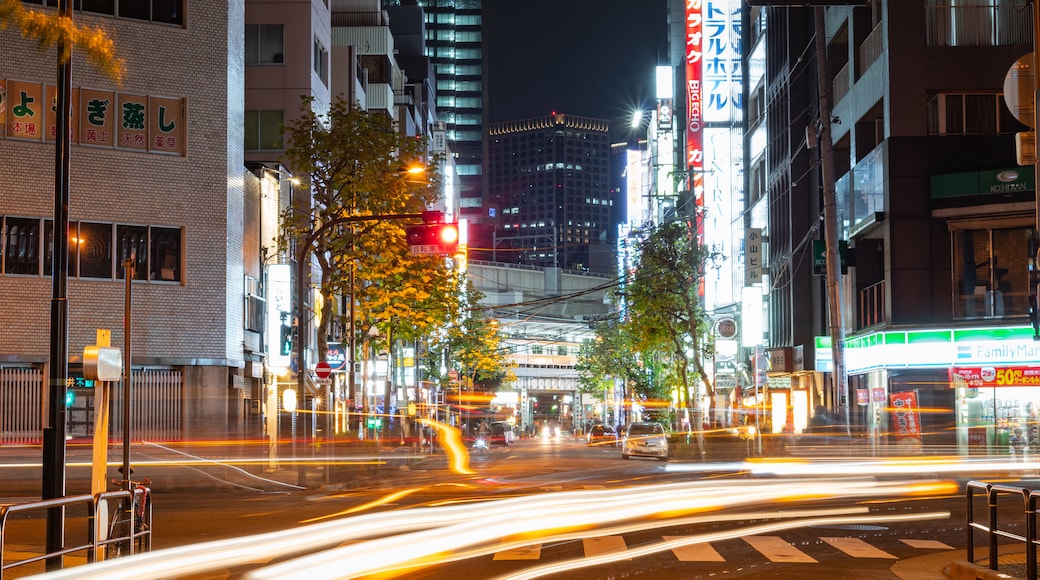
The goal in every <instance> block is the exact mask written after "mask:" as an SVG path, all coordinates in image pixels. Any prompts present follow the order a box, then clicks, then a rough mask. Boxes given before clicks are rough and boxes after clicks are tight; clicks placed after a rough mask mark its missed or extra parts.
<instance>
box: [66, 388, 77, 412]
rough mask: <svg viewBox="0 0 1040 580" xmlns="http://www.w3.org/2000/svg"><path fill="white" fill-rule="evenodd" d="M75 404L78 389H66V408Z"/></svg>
mask: <svg viewBox="0 0 1040 580" xmlns="http://www.w3.org/2000/svg"><path fill="white" fill-rule="evenodd" d="M74 404H76V391H73V390H72V389H65V408H66V409H71V408H72V405H74Z"/></svg>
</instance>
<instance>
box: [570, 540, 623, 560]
mask: <svg viewBox="0 0 1040 580" xmlns="http://www.w3.org/2000/svg"><path fill="white" fill-rule="evenodd" d="M581 544H582V547H583V548H585V557H586V558H591V557H593V556H599V555H601V554H613V553H616V552H624V551H626V550H628V546H627V545H626V544H625V538H622V537H621V536H600V537H598V538H584V539H583V540H582V541H581Z"/></svg>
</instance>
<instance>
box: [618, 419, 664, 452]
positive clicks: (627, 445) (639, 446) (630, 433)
mask: <svg viewBox="0 0 1040 580" xmlns="http://www.w3.org/2000/svg"><path fill="white" fill-rule="evenodd" d="M633 455H635V456H636V457H656V458H657V459H659V460H661V461H666V460H667V459H668V435H667V434H666V433H665V432H664V427H662V426H661V424H660V423H645V422H644V423H632V424H631V425H629V426H628V429H627V430H626V431H625V438H624V441H623V442H622V444H621V459H628V458H629V457H631V456H633Z"/></svg>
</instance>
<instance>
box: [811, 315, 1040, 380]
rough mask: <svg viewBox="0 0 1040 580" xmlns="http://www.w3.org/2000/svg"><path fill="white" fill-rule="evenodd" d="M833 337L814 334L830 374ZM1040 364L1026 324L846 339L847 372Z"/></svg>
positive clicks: (820, 366)
mask: <svg viewBox="0 0 1040 580" xmlns="http://www.w3.org/2000/svg"><path fill="white" fill-rule="evenodd" d="M830 346H831V340H830V337H826V336H819V337H816V359H815V361H816V365H815V368H816V370H817V371H820V372H830V370H831V361H830V356H831V355H830ZM1023 363H1025V364H1027V365H1028V364H1036V365H1040V343H1038V342H1034V341H1033V329H1032V328H1031V327H1028V326H1016V327H1002V328H974V329H964V330H959V329H957V330H955V329H934V330H916V331H893V332H877V333H872V334H868V335H865V336H859V337H856V338H851V339H848V340H846V341H845V365H846V368H847V369H848V372H860V371H866V370H871V369H880V368H936V367H965V368H968V367H974V366H980V367H981V366H985V365H1004V366H1006V365H1022V364H1023Z"/></svg>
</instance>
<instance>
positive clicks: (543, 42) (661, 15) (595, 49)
mask: <svg viewBox="0 0 1040 580" xmlns="http://www.w3.org/2000/svg"><path fill="white" fill-rule="evenodd" d="M483 11H484V12H483V23H484V42H485V44H486V45H487V51H488V52H487V58H488V68H489V73H488V76H489V79H486V82H488V83H489V86H490V88H489V92H490V111H489V113H490V116H491V122H493V123H495V122H500V121H512V120H516V119H526V118H530V117H539V116H543V115H548V114H550V113H552V112H553V111H557V112H560V113H568V114H572V115H581V116H586V117H597V118H601V119H609V120H610V124H611V133H612V135H613V136H614V138H615V139H617V138H619V137H620V138H627V135H628V134H627V131H628V123H629V120H630V118H631V113H632V111H633V110H634V109H635V108H637V107H642V108H644V109H648V108H649V107H650V104H651V101H652V99H653V98H654V67H655V66H657V65H658V64H666V63H667V57H668V54H667V46H668V41H667V10H666V1H665V0H485V1H484V6H483Z"/></svg>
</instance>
